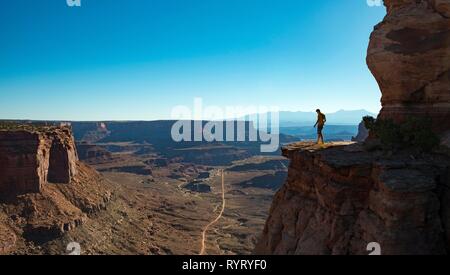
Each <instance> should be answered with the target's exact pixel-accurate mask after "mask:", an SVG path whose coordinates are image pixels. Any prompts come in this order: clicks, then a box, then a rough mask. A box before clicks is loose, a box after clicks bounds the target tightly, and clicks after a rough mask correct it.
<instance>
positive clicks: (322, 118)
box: [314, 109, 327, 144]
mask: <svg viewBox="0 0 450 275" xmlns="http://www.w3.org/2000/svg"><path fill="white" fill-rule="evenodd" d="M316 113H317V122H316V124H314V128H315V127H316V126H317V144H323V135H322V130H323V126H325V122H327V118H326V116H325V115H324V114H322V112H321V111H320V109H317V110H316Z"/></svg>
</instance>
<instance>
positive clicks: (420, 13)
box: [367, 0, 450, 134]
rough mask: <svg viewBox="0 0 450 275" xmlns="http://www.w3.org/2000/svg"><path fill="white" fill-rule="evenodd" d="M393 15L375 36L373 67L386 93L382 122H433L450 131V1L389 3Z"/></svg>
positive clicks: (370, 55)
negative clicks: (410, 119)
mask: <svg viewBox="0 0 450 275" xmlns="http://www.w3.org/2000/svg"><path fill="white" fill-rule="evenodd" d="M384 4H385V6H386V7H387V15H386V17H385V18H384V20H383V22H381V23H380V24H378V25H377V26H376V27H375V30H374V31H373V33H372V35H371V38H370V44H369V49H368V54H367V64H368V66H369V68H370V70H371V71H372V73H373V75H374V76H375V78H376V80H377V81H378V84H379V86H380V89H381V93H382V98H381V103H382V106H383V108H382V110H381V112H380V115H379V117H381V118H390V119H394V120H395V121H402V120H404V119H405V118H406V117H408V116H423V117H429V118H431V119H432V123H433V127H434V129H435V131H436V132H438V133H440V134H442V133H445V132H447V131H449V130H450V1H449V0H385V1H384Z"/></svg>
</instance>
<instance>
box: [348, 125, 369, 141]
mask: <svg viewBox="0 0 450 275" xmlns="http://www.w3.org/2000/svg"><path fill="white" fill-rule="evenodd" d="M368 137H369V130H367V128H366V126H365V125H364V121H363V122H361V123H359V126H358V134H357V135H356V137H352V141H356V142H363V141H365V140H366V139H367V138H368Z"/></svg>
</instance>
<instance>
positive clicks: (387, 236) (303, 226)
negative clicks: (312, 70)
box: [255, 143, 450, 255]
mask: <svg viewBox="0 0 450 275" xmlns="http://www.w3.org/2000/svg"><path fill="white" fill-rule="evenodd" d="M328 146H329V148H322V147H318V146H315V145H312V144H311V143H298V144H294V145H290V146H288V147H286V148H284V149H283V154H284V155H285V156H286V157H288V158H289V159H290V160H291V164H290V166H289V175H288V179H287V182H286V183H285V184H284V185H283V187H282V188H281V190H280V191H278V193H277V194H276V196H275V198H274V201H273V204H272V208H271V210H270V216H269V218H268V220H267V223H266V226H265V228H264V232H263V235H262V237H261V239H260V241H259V243H258V245H257V247H256V250H255V252H256V253H257V254H339V255H342V254H344V255H345V254H368V253H369V252H367V250H366V248H367V245H368V244H369V243H371V242H378V243H379V244H380V245H381V249H382V253H383V254H444V253H446V252H447V251H448V250H449V249H450V242H449V241H450V191H449V190H450V183H449V171H450V170H449V165H450V164H449V163H450V160H449V158H448V157H446V156H429V157H427V158H424V159H420V160H419V159H412V158H411V157H410V156H409V155H407V154H406V155H403V156H400V155H398V156H395V157H386V156H384V155H383V154H381V153H376V152H373V153H369V152H366V151H364V150H363V149H362V147H361V146H360V145H359V144H354V145H342V144H334V145H328Z"/></svg>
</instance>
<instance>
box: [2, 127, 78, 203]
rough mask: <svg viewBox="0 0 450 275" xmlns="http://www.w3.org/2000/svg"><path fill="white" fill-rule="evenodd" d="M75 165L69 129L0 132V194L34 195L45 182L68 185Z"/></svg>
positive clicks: (75, 154) (74, 152)
mask: <svg viewBox="0 0 450 275" xmlns="http://www.w3.org/2000/svg"><path fill="white" fill-rule="evenodd" d="M77 161H78V157H77V153H76V149H75V142H74V139H73V136H72V133H71V130H70V128H67V127H51V128H49V129H46V130H45V131H39V130H37V131H30V130H13V131H0V167H1V169H0V193H1V194H24V193H38V192H40V191H41V189H42V185H43V184H45V183H47V182H48V181H50V182H53V183H66V184H67V183H70V182H71V180H72V179H73V177H74V176H75V174H76V162H77Z"/></svg>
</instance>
